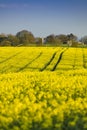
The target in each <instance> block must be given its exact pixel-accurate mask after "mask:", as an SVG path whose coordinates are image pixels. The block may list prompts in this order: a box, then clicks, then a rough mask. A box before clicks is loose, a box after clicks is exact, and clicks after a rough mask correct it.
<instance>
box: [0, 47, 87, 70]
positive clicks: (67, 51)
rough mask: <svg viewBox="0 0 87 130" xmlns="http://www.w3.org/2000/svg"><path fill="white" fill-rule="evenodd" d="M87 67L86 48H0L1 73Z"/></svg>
mask: <svg viewBox="0 0 87 130" xmlns="http://www.w3.org/2000/svg"><path fill="white" fill-rule="evenodd" d="M86 68H87V49H86V48H63V47H53V48H52V47H38V48H37V47H23V48H16V47H14V48H11V47H8V48H0V73H9V72H24V71H59V70H74V69H86Z"/></svg>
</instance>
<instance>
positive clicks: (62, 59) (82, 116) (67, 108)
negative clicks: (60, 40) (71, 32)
mask: <svg viewBox="0 0 87 130" xmlns="http://www.w3.org/2000/svg"><path fill="white" fill-rule="evenodd" d="M0 50H1V51H0V56H1V57H0V130H87V70H86V64H87V63H86V62H87V58H86V57H87V55H86V53H87V52H86V48H85V49H84V48H68V49H67V48H61V47H59V48H55V47H53V48H48V47H47V48H43V47H42V48H40V47H38V48H34V47H33V48H32V47H31V48H27V47H23V48H0ZM61 54H62V55H61ZM80 60H81V62H80ZM57 61H59V62H58V64H57V66H56V68H55V70H54V71H52V68H53V67H54V65H55V64H56V63H57ZM69 66H70V68H69ZM41 70H42V71H41Z"/></svg>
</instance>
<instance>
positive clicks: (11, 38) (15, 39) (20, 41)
mask: <svg viewBox="0 0 87 130" xmlns="http://www.w3.org/2000/svg"><path fill="white" fill-rule="evenodd" d="M78 42H79V43H84V44H87V36H84V37H82V38H81V39H80V40H79V41H78V37H77V36H76V35H74V34H72V33H71V34H68V35H65V34H60V35H54V34H51V35H49V36H47V37H45V38H41V37H34V35H33V34H32V33H31V32H29V31H27V30H22V31H20V32H17V34H16V35H12V34H8V35H6V34H0V46H30V45H31V46H32V45H33V46H42V45H44V46H45V45H51V46H61V45H62V44H66V45H68V46H77V44H78Z"/></svg>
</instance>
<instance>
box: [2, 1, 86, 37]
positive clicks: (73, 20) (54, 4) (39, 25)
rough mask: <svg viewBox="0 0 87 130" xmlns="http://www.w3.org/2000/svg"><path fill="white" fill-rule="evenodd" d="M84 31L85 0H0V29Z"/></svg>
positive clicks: (38, 32)
mask: <svg viewBox="0 0 87 130" xmlns="http://www.w3.org/2000/svg"><path fill="white" fill-rule="evenodd" d="M23 29H26V30H29V31H31V32H32V33H33V34H34V35H35V36H42V37H45V36H47V35H49V34H69V33H73V34H75V35H77V36H78V37H81V36H84V35H87V0H0V33H12V34H15V33H17V32H18V31H20V30H23Z"/></svg>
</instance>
